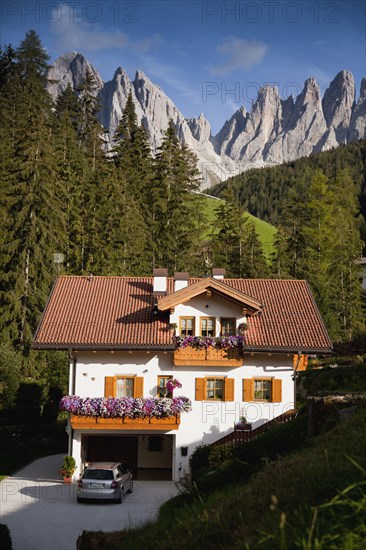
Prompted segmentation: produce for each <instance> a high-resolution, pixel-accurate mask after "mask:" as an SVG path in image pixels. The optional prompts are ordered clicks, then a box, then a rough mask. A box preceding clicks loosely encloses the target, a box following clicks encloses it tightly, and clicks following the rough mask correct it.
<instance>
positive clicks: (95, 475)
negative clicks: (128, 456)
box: [84, 470, 113, 479]
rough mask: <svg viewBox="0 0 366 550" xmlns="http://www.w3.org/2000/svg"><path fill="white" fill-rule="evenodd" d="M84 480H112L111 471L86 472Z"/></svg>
mask: <svg viewBox="0 0 366 550" xmlns="http://www.w3.org/2000/svg"><path fill="white" fill-rule="evenodd" d="M84 479H113V471H112V470H87V471H86V472H85V474H84Z"/></svg>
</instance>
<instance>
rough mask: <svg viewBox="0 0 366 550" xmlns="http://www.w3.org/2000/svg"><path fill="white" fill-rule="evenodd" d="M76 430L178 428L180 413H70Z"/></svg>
mask: <svg viewBox="0 0 366 550" xmlns="http://www.w3.org/2000/svg"><path fill="white" fill-rule="evenodd" d="M70 422H71V426H72V428H73V429H74V430H122V431H124V430H164V431H170V430H178V428H179V425H180V415H179V414H177V415H174V416H168V417H165V418H157V417H151V418H102V417H100V416H77V415H74V414H72V415H70Z"/></svg>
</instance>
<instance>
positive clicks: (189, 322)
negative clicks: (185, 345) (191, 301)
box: [179, 317, 194, 336]
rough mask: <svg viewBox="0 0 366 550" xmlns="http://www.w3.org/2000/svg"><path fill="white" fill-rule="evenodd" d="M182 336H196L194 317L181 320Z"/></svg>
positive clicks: (180, 329)
mask: <svg viewBox="0 0 366 550" xmlns="http://www.w3.org/2000/svg"><path fill="white" fill-rule="evenodd" d="M179 334H180V336H194V317H180V318H179Z"/></svg>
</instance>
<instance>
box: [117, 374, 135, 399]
mask: <svg viewBox="0 0 366 550" xmlns="http://www.w3.org/2000/svg"><path fill="white" fill-rule="evenodd" d="M133 386H134V379H133V378H130V377H119V376H118V377H117V380H116V397H133V394H134V391H133Z"/></svg>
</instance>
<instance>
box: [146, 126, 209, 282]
mask: <svg viewBox="0 0 366 550" xmlns="http://www.w3.org/2000/svg"><path fill="white" fill-rule="evenodd" d="M198 188H199V177H198V169H197V159H196V157H195V156H194V154H193V153H191V151H189V150H188V149H187V148H186V147H182V146H181V145H180V143H179V140H178V138H177V136H176V130H175V126H174V123H173V121H172V120H171V121H170V122H169V126H168V129H167V130H166V132H165V136H164V138H163V141H162V144H161V147H160V148H159V151H158V154H157V156H156V159H155V177H154V179H153V181H152V184H151V187H150V192H149V196H148V197H147V200H148V205H149V210H150V212H151V223H150V227H151V235H152V242H153V251H154V257H153V265H154V266H159V265H160V266H165V267H167V268H168V269H169V270H170V271H171V272H172V271H174V270H183V269H188V270H194V269H195V267H196V266H197V263H199V262H200V261H201V251H200V250H199V248H200V247H199V243H198V237H199V233H200V227H199V224H198V222H197V220H198V210H199V203H198V200H197V196H195V195H194V192H195V191H197V190H198Z"/></svg>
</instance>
